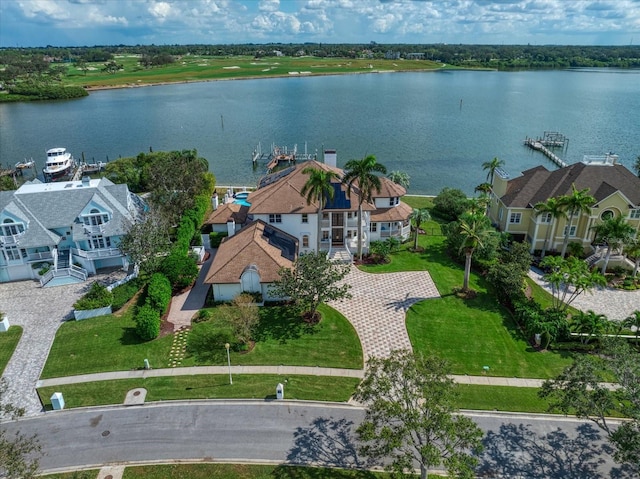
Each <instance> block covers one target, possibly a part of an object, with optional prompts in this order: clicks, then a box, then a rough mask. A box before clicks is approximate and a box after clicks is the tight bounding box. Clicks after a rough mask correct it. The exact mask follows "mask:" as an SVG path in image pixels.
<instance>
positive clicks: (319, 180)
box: [300, 166, 339, 251]
mask: <svg viewBox="0 0 640 479" xmlns="http://www.w3.org/2000/svg"><path fill="white" fill-rule="evenodd" d="M302 173H304V174H305V175H309V179H308V180H307V182H306V183H305V184H304V186H303V187H302V190H301V191H300V193H301V194H302V196H304V197H306V198H307V204H308V205H310V204H311V203H313V202H314V201H317V202H318V232H317V237H318V246H317V251H320V239H321V238H322V234H321V232H322V210H323V209H324V207H325V206H326V205H327V201H328V200H330V199H331V200H332V199H333V196H334V190H333V186H332V185H331V180H334V179H338V178H339V176H338V174H337V173H336V172H335V171H331V170H322V169H320V168H316V167H313V166H307V167H306V168H305V169H304V170H302Z"/></svg>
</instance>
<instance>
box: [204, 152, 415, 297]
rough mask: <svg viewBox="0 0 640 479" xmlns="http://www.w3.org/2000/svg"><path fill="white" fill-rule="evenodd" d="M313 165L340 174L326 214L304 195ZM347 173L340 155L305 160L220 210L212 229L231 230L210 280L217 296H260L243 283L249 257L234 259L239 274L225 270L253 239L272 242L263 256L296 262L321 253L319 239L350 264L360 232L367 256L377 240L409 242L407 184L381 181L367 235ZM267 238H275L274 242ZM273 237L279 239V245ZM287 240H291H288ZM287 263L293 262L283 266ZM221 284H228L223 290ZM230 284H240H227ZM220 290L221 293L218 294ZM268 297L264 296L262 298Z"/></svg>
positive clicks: (368, 214) (366, 217)
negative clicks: (344, 179) (338, 162)
mask: <svg viewBox="0 0 640 479" xmlns="http://www.w3.org/2000/svg"><path fill="white" fill-rule="evenodd" d="M325 160H327V156H325ZM308 167H312V168H318V169H324V170H326V171H334V172H336V173H337V174H338V178H337V179H335V180H334V181H333V183H332V187H333V192H334V195H333V199H329V200H328V201H327V204H326V205H325V206H324V208H322V212H321V213H320V205H319V204H318V201H317V200H313V201H311V202H310V203H308V202H307V198H306V197H305V196H303V195H302V193H301V192H302V189H303V187H304V185H305V183H306V182H307V180H308V179H309V175H308V174H306V173H303V170H304V169H305V168H308ZM343 175H344V171H343V170H342V169H340V168H337V167H336V166H335V156H334V157H331V156H329V157H328V161H327V162H326V163H320V162H318V161H306V162H301V163H298V164H297V165H294V166H290V167H288V168H286V169H284V170H280V171H277V172H275V173H272V174H270V175H267V176H265V177H264V178H262V179H261V180H260V181H259V183H258V187H257V189H256V190H255V191H253V192H251V193H249V195H248V197H247V198H246V200H245V199H243V200H242V202H243V203H245V205H240V206H238V205H234V204H229V203H227V204H223V205H220V206H218V207H217V209H216V210H215V211H214V212H213V213H212V214H211V216H210V217H209V219H208V221H207V223H209V224H210V225H211V228H212V230H213V231H226V232H227V233H228V234H229V237H228V238H226V239H225V240H224V241H223V242H222V244H221V245H220V248H219V250H218V252H217V254H216V257H215V258H214V260H213V263H212V265H211V268H210V271H209V273H208V274H207V279H206V282H207V283H210V284H212V287H213V290H214V297H215V298H216V299H221V300H222V298H223V297H224V298H225V299H227V298H228V297H229V295H230V293H228V291H230V290H231V289H233V290H234V291H235V294H238V293H240V292H243V291H250V292H257V291H256V290H255V289H254V290H248V289H246V288H245V287H244V286H243V284H244V283H242V282H243V281H244V280H243V279H242V277H243V272H244V271H245V270H246V268H248V267H249V266H251V264H253V263H252V262H251V260H250V259H249V258H246V259H245V258H244V257H242V256H238V257H237V258H236V259H235V260H234V261H237V262H239V263H241V265H240V266H239V268H240V269H239V270H238V271H235V270H234V272H233V274H232V276H231V277H230V276H229V274H228V272H227V271H225V269H224V268H222V266H221V265H222V264H223V263H224V261H227V260H229V258H231V257H233V254H234V252H237V251H241V250H244V249H243V248H245V247H246V246H247V243H248V241H249V240H248V238H251V241H252V242H253V243H255V244H254V247H255V248H258V246H257V245H259V244H262V245H263V246H264V244H265V241H266V242H267V243H269V241H271V246H272V248H266V247H263V248H261V249H259V251H260V255H261V256H262V255H264V254H266V253H268V254H270V255H272V257H273V259H274V260H276V261H282V258H287V260H288V261H290V262H291V264H292V262H293V261H294V260H295V257H297V255H298V254H304V253H305V252H309V251H316V250H317V248H318V239H319V240H320V241H319V244H320V250H321V251H325V252H326V253H327V255H329V257H331V258H333V259H335V260H339V261H345V262H351V261H353V255H354V253H355V252H356V251H357V248H358V235H359V234H360V235H362V238H363V251H365V252H367V251H368V249H369V245H370V244H371V242H372V241H377V240H386V239H387V238H397V239H399V240H400V241H404V240H407V239H408V238H409V235H410V233H411V226H410V222H409V216H410V214H411V212H412V209H411V208H410V207H409V206H408V205H407V204H405V203H403V202H402V201H401V199H402V197H403V196H404V195H405V194H406V190H405V189H404V188H403V187H402V186H400V185H397V184H395V183H393V182H392V181H391V180H389V179H388V178H384V177H381V178H380V181H381V183H382V185H381V188H380V191H379V192H376V191H375V190H374V191H373V194H372V201H371V202H368V201H365V202H364V203H363V205H362V215H363V218H362V231H360V232H359V231H358V214H359V213H358V210H359V208H358V205H359V200H360V197H359V193H360V192H359V190H358V188H357V187H354V188H352V190H351V192H350V194H349V191H348V188H347V186H346V185H345V184H343V183H342V182H341V181H340V180H341V178H342V177H343ZM247 205H248V206H247ZM318 214H322V217H321V219H320V223H318ZM238 222H241V224H238ZM256 222H260V224H261V225H262V226H256V224H255V223H256ZM248 228H252V233H251V235H248V234H245V230H246V229H248ZM257 232H261V233H260V235H262V236H261V237H260V238H258V236H260V235H258V233H257ZM267 232H269V234H267ZM240 235H243V238H244V239H243V242H242V243H241V242H240V241H239V240H237V239H235V238H234V237H235V236H240ZM256 235H258V236H256ZM267 236H269V237H270V238H272V239H271V240H269V238H267ZM273 238H277V240H276V241H275V243H274V239H273ZM285 238H287V241H285V240H284V239H285ZM284 243H287V244H288V245H295V246H294V250H293V254H290V253H291V251H290V249H291V247H293V246H286V247H284V250H286V251H287V254H284V253H283V249H282V246H283V244H284ZM229 261H230V260H229ZM245 263H246V264H245ZM268 264H270V265H273V264H274V263H273V262H269V263H268ZM288 265H289V263H287V264H286V265H284V264H283V265H282V266H288ZM254 266H255V268H254V270H255V271H256V272H257V274H258V275H259V276H260V278H261V279H262V283H263V285H265V284H267V283H268V281H265V278H266V277H271V276H272V275H271V273H268V274H267V271H263V270H261V267H260V265H259V264H257V263H256V264H254ZM234 268H235V266H234ZM276 279H277V278H276ZM229 282H231V283H229ZM222 284H224V285H227V286H224V287H222V286H220V285H222ZM229 284H233V285H235V286H233V287H232V286H228V285H229ZM246 284H248V283H246ZM234 288H235V289H234ZM265 288H266V286H265V287H263V288H262V291H263V292H264V291H265ZM216 291H217V292H218V295H216V294H215V293H216ZM223 291H224V292H223ZM221 295H222V296H221ZM263 296H265V295H264V294H263ZM231 297H233V296H231ZM265 297H266V296H265ZM229 299H230V298H229Z"/></svg>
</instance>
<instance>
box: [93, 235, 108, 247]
mask: <svg viewBox="0 0 640 479" xmlns="http://www.w3.org/2000/svg"><path fill="white" fill-rule="evenodd" d="M89 243H90V244H91V249H104V248H110V247H111V238H109V237H108V236H107V237H106V238H105V237H103V236H101V235H95V236H92V237H91V239H90V240H89Z"/></svg>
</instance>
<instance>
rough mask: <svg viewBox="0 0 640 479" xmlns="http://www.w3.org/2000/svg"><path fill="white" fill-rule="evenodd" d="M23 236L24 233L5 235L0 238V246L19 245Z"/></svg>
mask: <svg viewBox="0 0 640 479" xmlns="http://www.w3.org/2000/svg"><path fill="white" fill-rule="evenodd" d="M22 235H24V232H22V233H18V234H17V235H6V236H0V243H2V244H19V243H20V237H21V236H22Z"/></svg>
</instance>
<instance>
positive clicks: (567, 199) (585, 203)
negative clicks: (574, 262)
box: [558, 183, 596, 258]
mask: <svg viewBox="0 0 640 479" xmlns="http://www.w3.org/2000/svg"><path fill="white" fill-rule="evenodd" d="M558 201H559V202H560V204H561V205H562V208H563V209H564V211H565V213H567V214H568V217H569V221H568V222H567V227H566V231H565V233H564V241H563V242H562V252H561V253H560V254H561V256H562V257H563V258H564V257H565V255H566V254H567V245H568V244H569V235H570V234H571V223H573V218H574V217H575V216H576V215H580V213H589V212H590V211H591V205H593V204H594V203H595V202H596V199H595V198H594V197H593V196H591V195H590V194H589V188H585V189H583V190H578V189H577V188H576V185H575V184H573V183H572V184H571V194H570V195H565V196H561V197H560V198H558Z"/></svg>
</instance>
